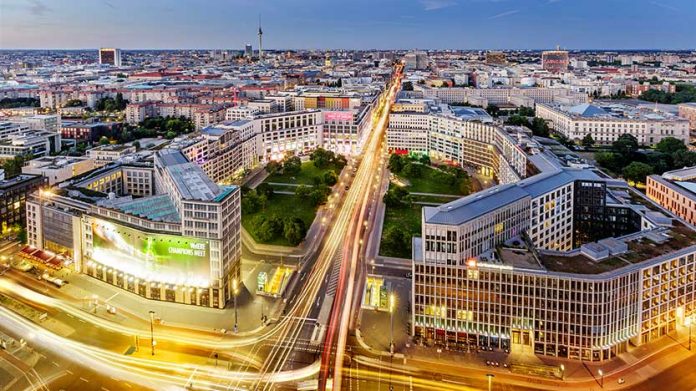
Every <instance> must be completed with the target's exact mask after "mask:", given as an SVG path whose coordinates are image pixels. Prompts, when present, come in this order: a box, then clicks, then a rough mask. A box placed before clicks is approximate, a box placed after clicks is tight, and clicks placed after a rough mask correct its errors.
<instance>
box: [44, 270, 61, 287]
mask: <svg viewBox="0 0 696 391" xmlns="http://www.w3.org/2000/svg"><path fill="white" fill-rule="evenodd" d="M41 278H42V279H44V280H45V281H48V282H50V283H51V284H53V285H55V286H57V287H58V288H60V287H62V286H63V285H65V281H63V280H61V279H60V278H58V277H53V276H52V275H50V274H48V273H44V274H42V275H41Z"/></svg>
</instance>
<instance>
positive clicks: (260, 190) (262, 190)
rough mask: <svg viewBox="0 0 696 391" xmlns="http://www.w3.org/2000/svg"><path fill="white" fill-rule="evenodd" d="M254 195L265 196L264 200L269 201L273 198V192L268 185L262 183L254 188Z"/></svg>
mask: <svg viewBox="0 0 696 391" xmlns="http://www.w3.org/2000/svg"><path fill="white" fill-rule="evenodd" d="M256 193H257V194H259V195H263V196H265V197H266V199H270V198H273V194H274V190H273V187H272V186H271V185H269V184H268V183H262V184H260V185H258V186H256Z"/></svg>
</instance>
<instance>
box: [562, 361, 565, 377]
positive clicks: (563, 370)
mask: <svg viewBox="0 0 696 391" xmlns="http://www.w3.org/2000/svg"><path fill="white" fill-rule="evenodd" d="M561 380H565V365H563V364H561Z"/></svg>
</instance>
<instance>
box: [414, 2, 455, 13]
mask: <svg viewBox="0 0 696 391" xmlns="http://www.w3.org/2000/svg"><path fill="white" fill-rule="evenodd" d="M420 3H421V4H422V5H423V8H424V9H425V10H426V11H435V10H439V9H443V8H447V7H452V6H455V5H457V2H456V1H454V0H420Z"/></svg>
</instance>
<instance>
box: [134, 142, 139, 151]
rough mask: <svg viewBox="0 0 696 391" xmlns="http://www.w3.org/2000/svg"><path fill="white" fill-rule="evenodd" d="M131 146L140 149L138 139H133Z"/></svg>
mask: <svg viewBox="0 0 696 391" xmlns="http://www.w3.org/2000/svg"><path fill="white" fill-rule="evenodd" d="M133 146H134V147H135V149H136V150H139V149H140V141H138V140H136V141H133Z"/></svg>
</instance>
